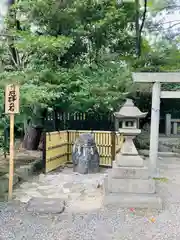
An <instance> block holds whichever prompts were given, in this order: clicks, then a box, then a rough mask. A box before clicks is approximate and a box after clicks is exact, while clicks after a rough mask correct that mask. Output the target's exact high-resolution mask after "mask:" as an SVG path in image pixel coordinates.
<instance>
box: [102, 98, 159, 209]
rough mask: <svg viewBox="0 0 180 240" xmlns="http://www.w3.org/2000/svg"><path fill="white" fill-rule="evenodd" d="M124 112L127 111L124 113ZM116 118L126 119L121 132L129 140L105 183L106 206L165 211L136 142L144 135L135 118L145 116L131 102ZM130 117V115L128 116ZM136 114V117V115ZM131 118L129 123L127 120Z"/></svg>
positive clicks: (126, 104) (128, 101)
mask: <svg viewBox="0 0 180 240" xmlns="http://www.w3.org/2000/svg"><path fill="white" fill-rule="evenodd" d="M122 110H123V111H122ZM122 110H121V109H120V111H119V112H118V113H116V115H117V116H118V117H119V118H124V119H123V124H122V128H121V129H119V132H120V133H121V134H123V136H124V137H125V141H124V143H123V146H122V148H121V149H120V152H119V153H117V154H116V157H115V161H114V162H113V167H112V169H111V170H109V173H108V176H107V177H106V178H105V181H104V204H105V205H109V204H110V205H111V204H117V205H118V206H119V207H124V208H129V207H130V208H132V207H134V208H152V209H154V208H157V209H161V208H162V201H161V199H160V198H159V197H158V196H157V195H156V194H155V192H156V189H155V181H154V179H152V178H149V171H148V168H146V167H144V164H143V159H142V158H141V156H139V154H138V151H137V149H136V147H135V145H134V142H133V139H134V138H135V137H136V136H137V135H138V134H140V133H141V130H140V129H138V128H137V124H136V123H137V121H136V120H135V116H136V115H138V116H144V115H143V113H141V112H140V110H139V109H137V108H136V107H135V106H134V104H133V103H132V101H131V100H130V99H128V100H127V101H126V103H125V104H124V106H123V107H122ZM126 112H127V113H128V114H127V113H126ZM133 112H134V114H133ZM125 117H127V119H125Z"/></svg>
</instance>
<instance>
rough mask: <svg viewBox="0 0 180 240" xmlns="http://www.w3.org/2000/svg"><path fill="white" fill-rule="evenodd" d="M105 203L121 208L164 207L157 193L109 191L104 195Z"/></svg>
mask: <svg viewBox="0 0 180 240" xmlns="http://www.w3.org/2000/svg"><path fill="white" fill-rule="evenodd" d="M103 204H104V205H105V206H107V205H118V207H120V208H148V209H162V200H161V198H160V197H158V196H157V195H156V194H131V193H116V194H115V193H109V194H107V195H105V196H104V201H103Z"/></svg>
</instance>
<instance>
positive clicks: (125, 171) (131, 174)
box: [111, 161, 149, 179]
mask: <svg viewBox="0 0 180 240" xmlns="http://www.w3.org/2000/svg"><path fill="white" fill-rule="evenodd" d="M111 176H112V178H123V179H127V178H131V179H148V178H149V171H148V168H147V167H132V168H129V167H118V166H117V164H116V162H115V161H114V162H113V168H112V171H111Z"/></svg>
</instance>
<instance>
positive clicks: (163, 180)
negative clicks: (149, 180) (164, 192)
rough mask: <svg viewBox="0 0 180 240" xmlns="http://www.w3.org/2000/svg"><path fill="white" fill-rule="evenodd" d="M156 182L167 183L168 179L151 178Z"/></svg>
mask: <svg viewBox="0 0 180 240" xmlns="http://www.w3.org/2000/svg"><path fill="white" fill-rule="evenodd" d="M153 179H154V180H156V181H160V182H168V178H165V177H162V178H153Z"/></svg>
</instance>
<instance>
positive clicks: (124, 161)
mask: <svg viewBox="0 0 180 240" xmlns="http://www.w3.org/2000/svg"><path fill="white" fill-rule="evenodd" d="M116 164H117V165H118V166H120V167H143V164H144V161H143V159H142V158H141V157H140V156H139V155H134V156H132V155H123V154H121V153H119V154H117V155H116Z"/></svg>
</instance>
